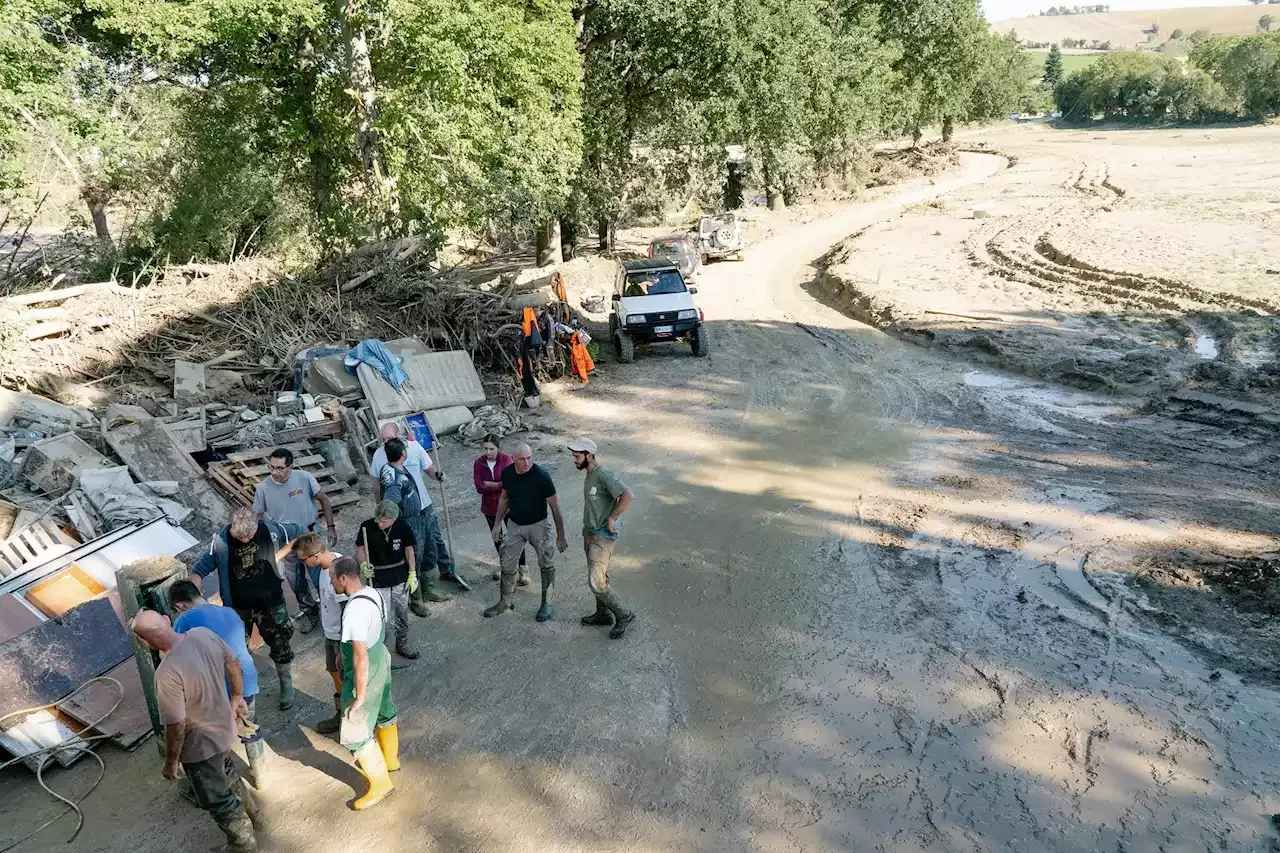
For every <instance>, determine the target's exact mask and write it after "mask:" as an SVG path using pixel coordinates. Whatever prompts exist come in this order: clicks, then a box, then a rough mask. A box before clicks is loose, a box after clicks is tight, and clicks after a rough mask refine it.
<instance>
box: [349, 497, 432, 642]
mask: <svg viewBox="0 0 1280 853" xmlns="http://www.w3.org/2000/svg"><path fill="white" fill-rule="evenodd" d="M374 513H375V514H374V517H373V518H371V519H369V520H368V521H366V522H364V523H363V524H361V525H360V530H359V531H357V532H356V562H358V563H360V564H361V565H363V564H364V563H365V561H366V560H367V561H368V562H369V564H370V567H371V568H372V577H371V578H370V579H367V580H366V583H368V584H369V585H370V586H371V587H373V589H374V590H375V591H376V592H377V593H378V595H379V596H381V597H382V612H383V613H384V614H385V615H386V617H387V622H388V623H389V624H388V625H387V626H386V630H385V634H386V635H387V636H388V637H390V636H392V633H393V630H392V629H394V635H395V638H396V641H395V649H396V654H398V655H400V657H402V658H407V659H408V660H417V658H418V651H417V649H414V648H413V647H412V646H410V645H409V588H408V583H409V578H410V576H412V575H414V569H415V564H414V561H415V559H416V552H415V550H414V549H415V547H416V546H417V544H418V541H417V538H416V537H415V536H414V533H413V529H412V528H411V527H410V526H409V525H408V524H407V523H406V522H405V520H404V519H403V518H401V517H400V506H399V504H397V503H396V502H395V501H390V500H384V501H382V502H380V503H379V504H378V507H377V509H376V510H375V511H374ZM415 579H416V578H415Z"/></svg>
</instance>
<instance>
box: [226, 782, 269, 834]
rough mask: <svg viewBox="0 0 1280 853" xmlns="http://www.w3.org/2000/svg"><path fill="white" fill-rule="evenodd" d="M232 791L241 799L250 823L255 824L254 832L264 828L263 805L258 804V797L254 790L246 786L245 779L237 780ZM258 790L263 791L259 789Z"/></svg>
mask: <svg viewBox="0 0 1280 853" xmlns="http://www.w3.org/2000/svg"><path fill="white" fill-rule="evenodd" d="M255 787H256V786H255ZM232 789H233V790H234V791H235V795H236V796H237V797H239V798H240V803H241V805H243V806H244V813H245V814H246V815H248V817H249V822H250V823H251V824H253V828H254V830H255V831H257V830H258V829H260V828H261V827H262V804H261V803H260V802H258V795H257V794H256V793H254V789H253V788H250V787H249V786H248V785H246V784H245V780H244V779H237V780H236V783H235V785H233V786H232ZM258 790H262V789H261V788H258Z"/></svg>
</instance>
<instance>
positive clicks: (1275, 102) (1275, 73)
mask: <svg viewBox="0 0 1280 853" xmlns="http://www.w3.org/2000/svg"><path fill="white" fill-rule="evenodd" d="M1191 61H1192V63H1193V64H1195V66H1196V67H1197V68H1199V69H1202V70H1204V71H1206V72H1208V73H1209V74H1211V75H1212V76H1213V78H1214V79H1215V80H1217V81H1218V82H1219V83H1221V84H1222V87H1223V88H1224V89H1225V90H1226V92H1227V94H1228V95H1230V96H1231V98H1233V99H1234V100H1235V102H1236V103H1237V104H1239V105H1240V108H1241V109H1243V110H1244V111H1245V112H1246V113H1248V114H1249V115H1251V116H1255V117H1258V118H1263V117H1267V116H1274V115H1280V33H1269V32H1260V33H1258V34H1256V35H1252V36H1247V37H1242V36H1218V37H1215V38H1211V39H1209V40H1208V41H1206V42H1204V43H1203V44H1200V45H1198V46H1197V47H1196V48H1195V49H1194V50H1193V51H1192V52H1191Z"/></svg>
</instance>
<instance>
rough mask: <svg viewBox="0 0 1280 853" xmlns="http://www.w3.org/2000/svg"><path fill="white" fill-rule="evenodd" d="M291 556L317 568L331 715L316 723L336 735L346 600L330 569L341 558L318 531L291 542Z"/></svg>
mask: <svg viewBox="0 0 1280 853" xmlns="http://www.w3.org/2000/svg"><path fill="white" fill-rule="evenodd" d="M293 556H294V557H296V558H297V559H298V562H299V563H301V564H302V565H303V566H305V567H306V569H307V571H308V572H312V571H318V572H319V578H320V583H319V584H318V587H319V592H320V627H321V629H322V630H323V631H324V668H325V671H327V672H328V673H329V678H330V679H332V681H333V709H334V710H333V716H332V717H330V718H329V719H327V720H321V721H320V722H318V723H316V731H317V732H319V733H320V734H322V735H331V734H336V733H337V731H338V728H339V727H340V726H341V724H342V650H341V647H340V643H341V642H342V604H343V602H345V601H346V600H347V597H346V596H345V595H339V594H338V593H337V592H336V591H334V588H333V574H332V572H331V569H332V568H333V564H334V562H335V561H336V560H337V559H338V558H339V557H341V556H342V555H341V554H338V553H336V552H334V551H330V550H329V548H328V547H327V546H326V544H325V541H324V539H323V538H322V537H321V536H320V534H319V533H305V534H303V535H302V536H299V537H298V538H297V539H295V540H294V542H293Z"/></svg>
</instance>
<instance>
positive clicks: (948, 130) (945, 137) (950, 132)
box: [942, 116, 956, 142]
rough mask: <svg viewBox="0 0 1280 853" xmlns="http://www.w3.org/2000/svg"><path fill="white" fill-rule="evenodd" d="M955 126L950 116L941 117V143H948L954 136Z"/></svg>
mask: <svg viewBox="0 0 1280 853" xmlns="http://www.w3.org/2000/svg"><path fill="white" fill-rule="evenodd" d="M955 132H956V125H955V121H954V120H952V118H951V116H943V117H942V141H943V142H950V141H951V137H952V136H954V135H955Z"/></svg>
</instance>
